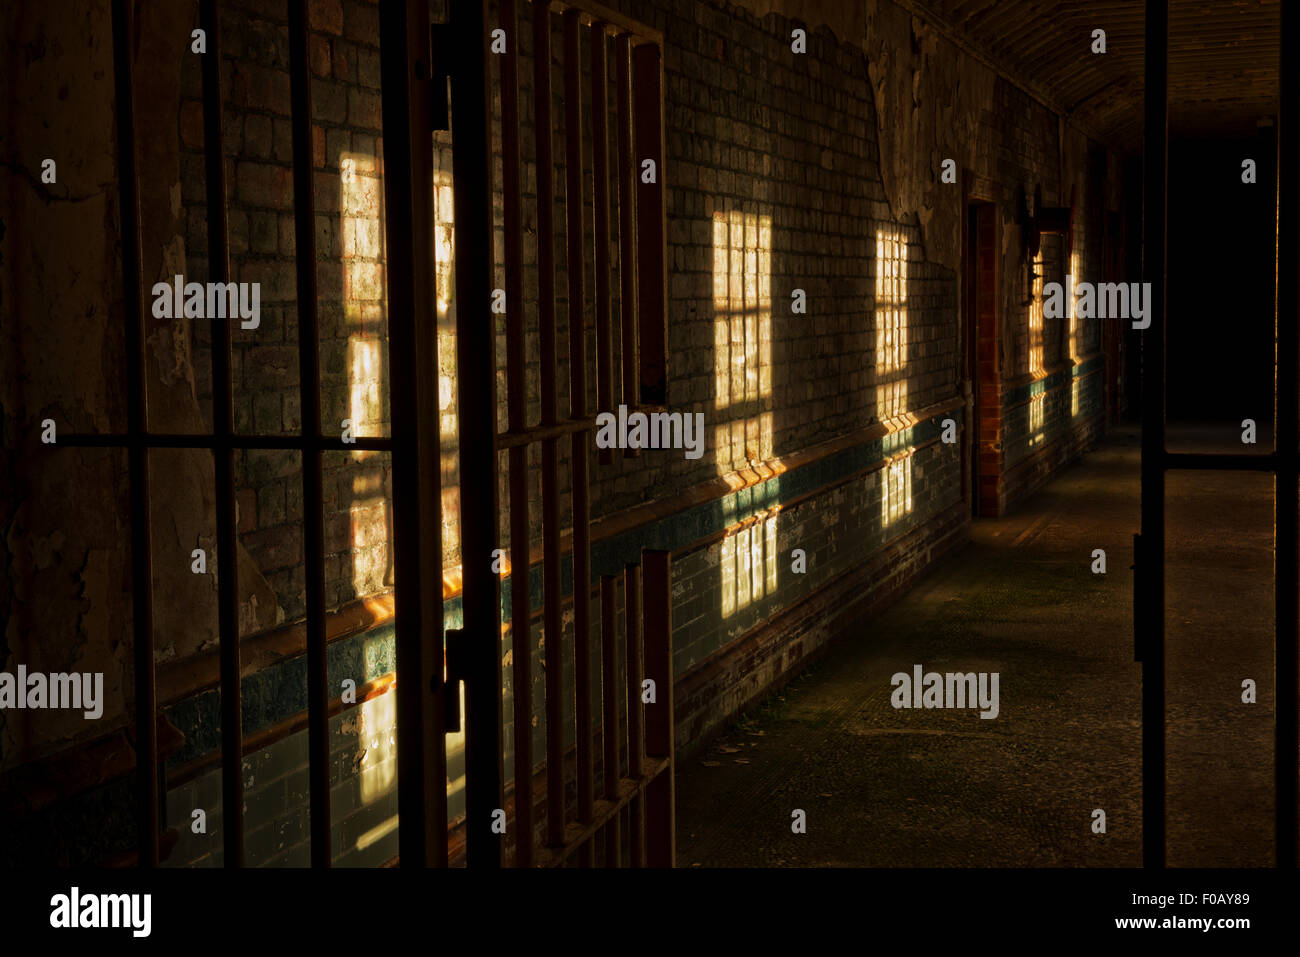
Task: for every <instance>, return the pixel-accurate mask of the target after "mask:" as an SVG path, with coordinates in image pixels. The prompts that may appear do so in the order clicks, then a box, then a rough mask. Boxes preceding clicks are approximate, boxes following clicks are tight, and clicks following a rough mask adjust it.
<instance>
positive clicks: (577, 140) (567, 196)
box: [564, 9, 596, 867]
mask: <svg viewBox="0 0 1300 957" xmlns="http://www.w3.org/2000/svg"><path fill="white" fill-rule="evenodd" d="M564 136H565V145H564V172H565V184H564V203H565V213H566V214H567V219H566V223H565V233H566V239H567V240H568V246H567V249H566V257H565V258H566V261H565V269H566V271H567V274H568V277H569V295H568V320H569V421H571V422H578V421H582V420H584V419H586V417H587V343H586V335H587V330H586V325H585V323H584V315H583V314H584V307H585V305H586V293H587V290H586V284H585V281H584V276H583V266H584V264H583V255H582V253H583V250H582V242H583V233H584V229H583V226H584V223H583V206H582V172H583V156H582V24H581V21H580V13H579V11H577V10H572V9H570V10H567V11H565V14H564ZM569 461H570V469H571V476H570V478H571V488H572V491H571V493H570V495H571V506H572V507H571V511H572V519H571V521H572V523H573V639H574V640H573V681H574V686H575V687H574V693H575V695H576V698H577V702H576V706H575V709H574V717H575V719H576V723H577V751H578V754H577V775H578V788H577V790H578V822H579V823H580V824H581V825H582V826H584V827H586V826H588V825H590V824H591V820H592V815H593V813H594V810H595V773H596V771H595V762H594V760H593V758H592V735H593V728H592V723H591V717H592V715H591V526H590V523H591V506H590V499H589V495H590V487H589V486H590V483H589V479H588V472H587V433H586V432H585V431H582V430H575V431H574V432H573V433H572V445H571V447H570V450H569ZM582 864H583V865H584V866H586V867H591V866H592V865H593V864H595V842H594V841H590V840H589V841H587V842H586V843H585V844H584V845H583V847H582Z"/></svg>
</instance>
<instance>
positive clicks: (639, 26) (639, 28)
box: [554, 0, 664, 43]
mask: <svg viewBox="0 0 1300 957" xmlns="http://www.w3.org/2000/svg"><path fill="white" fill-rule="evenodd" d="M554 9H555V10H556V11H557V12H558V11H561V10H563V11H565V12H566V13H567V12H569V11H573V12H575V13H576V14H577V16H578V20H579V22H581V23H584V24H586V23H594V22H596V21H601V22H604V23H607V24H610V25H611V26H615V27H618V29H619V30H621V31H624V32H627V33H631V34H632V35H634V36H637V37H640V38H642V39H645V40H650V41H653V42H655V43H663V41H664V35H663V33H662V32H661V31H659V30H656V29H655V28H654V27H651V26H647V25H646V24H644V23H641V22H640V21H638V20H633V19H632V18H631V17H627V16H624V15H623V14H621V13H619V12H618V11H617V10H613V9H611V8H609V7H607V6H605V5H604V4H600V3H595V2H593V0H555V2H554Z"/></svg>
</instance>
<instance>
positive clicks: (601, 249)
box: [591, 23, 614, 465]
mask: <svg viewBox="0 0 1300 957" xmlns="http://www.w3.org/2000/svg"><path fill="white" fill-rule="evenodd" d="M607 46H608V43H607V41H606V37H605V24H603V23H593V24H592V25H591V150H592V155H591V169H592V188H593V193H594V195H593V203H592V205H593V207H594V210H595V217H596V233H595V244H596V411H598V412H609V411H612V410H613V408H614V330H613V327H612V325H611V322H610V315H609V295H610V291H609V75H608V73H607V70H606V56H607ZM598 461H599V462H600V463H601V464H602V465H608V464H609V463H611V462H613V461H614V452H613V450H612V449H601V450H600V451H599V453H598Z"/></svg>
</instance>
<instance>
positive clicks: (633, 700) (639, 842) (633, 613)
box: [623, 565, 645, 867]
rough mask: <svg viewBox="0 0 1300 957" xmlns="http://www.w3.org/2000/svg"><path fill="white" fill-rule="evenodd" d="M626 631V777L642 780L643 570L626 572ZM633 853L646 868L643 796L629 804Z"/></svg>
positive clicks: (635, 864)
mask: <svg viewBox="0 0 1300 957" xmlns="http://www.w3.org/2000/svg"><path fill="white" fill-rule="evenodd" d="M623 627H624V629H625V631H626V634H627V645H626V651H625V653H626V655H627V660H626V663H625V665H624V667H625V669H626V674H627V768H628V770H627V776H628V777H630V778H633V779H638V778H640V777H641V775H642V773H644V770H645V738H644V737H643V736H642V730H641V729H642V710H641V709H642V708H643V707H644V705H643V704H642V703H641V695H642V689H641V682H642V680H643V679H642V664H641V566H640V565H627V566H625V567H624V569H623ZM628 827H629V828H630V837H629V842H630V848H629V850H630V853H631V862H632V866H633V867H644V866H645V807H644V802H643V801H642V800H641V795H639V794H638V795H636V796H635V797H633V798H632V800H631V801H630V802H629V803H628Z"/></svg>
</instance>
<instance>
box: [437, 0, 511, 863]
mask: <svg viewBox="0 0 1300 957" xmlns="http://www.w3.org/2000/svg"><path fill="white" fill-rule="evenodd" d="M451 11H452V12H451V30H452V35H453V37H454V38H455V42H454V43H453V44H452V47H453V49H454V50H455V60H454V62H453V64H452V69H451V70H450V78H451V97H452V110H451V115H452V124H453V126H452V136H453V143H454V149H453V150H452V177H453V181H454V182H455V186H456V188H455V191H454V192H455V198H454V205H455V209H454V214H455V221H456V294H457V297H458V302H457V306H456V352H457V368H458V369H459V374H460V387H459V389H458V390H457V405H458V408H457V413H458V415H459V422H460V474H461V475H462V476H465V477H467V479H469V480H468V481H465V482H464V483H463V484H462V485H461V493H460V506H461V508H460V512H461V541H462V553H463V555H464V562H463V570H464V587H463V591H462V608H463V614H464V620H465V634H466V638H467V643H468V649H469V656H470V662H469V674H468V675H467V678H466V681H465V711H466V721H465V753H466V758H465V761H466V770H465V776H466V785H465V787H466V815H467V821H468V824H467V828H466V838H465V841H466V858H467V862H468V864H469V865H471V866H486V867H500V866H501V850H502V847H501V845H502V842H501V835H500V834H498V833H497V832H496V831H495V830H494V829H493V827H492V822H493V818H494V816H495V815H494V812H495V811H497V810H499V809H501V808H503V807H504V802H503V800H502V777H503V769H502V756H501V594H500V582H499V580H498V578H497V576H496V574H495V573H494V572H493V571H492V550H493V549H494V548H496V547H497V541H498V530H497V483H496V479H495V476H496V474H497V460H496V450H495V447H494V438H495V436H496V416H497V401H496V355H495V343H494V341H493V340H494V336H493V322H492V314H491V312H490V305H489V304H490V296H491V291H492V183H491V172H490V171H491V166H492V163H491V158H492V145H491V112H490V110H491V102H492V98H491V91H490V89H489V86H490V83H491V76H490V74H489V71H488V69H487V62H486V42H485V38H486V37H487V36H488V35H489V32H490V30H489V26H488V9H487V0H479V2H477V3H469V2H468V0H466V2H460V3H455V4H453V5H452V8H451ZM426 371H427V370H426Z"/></svg>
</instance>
